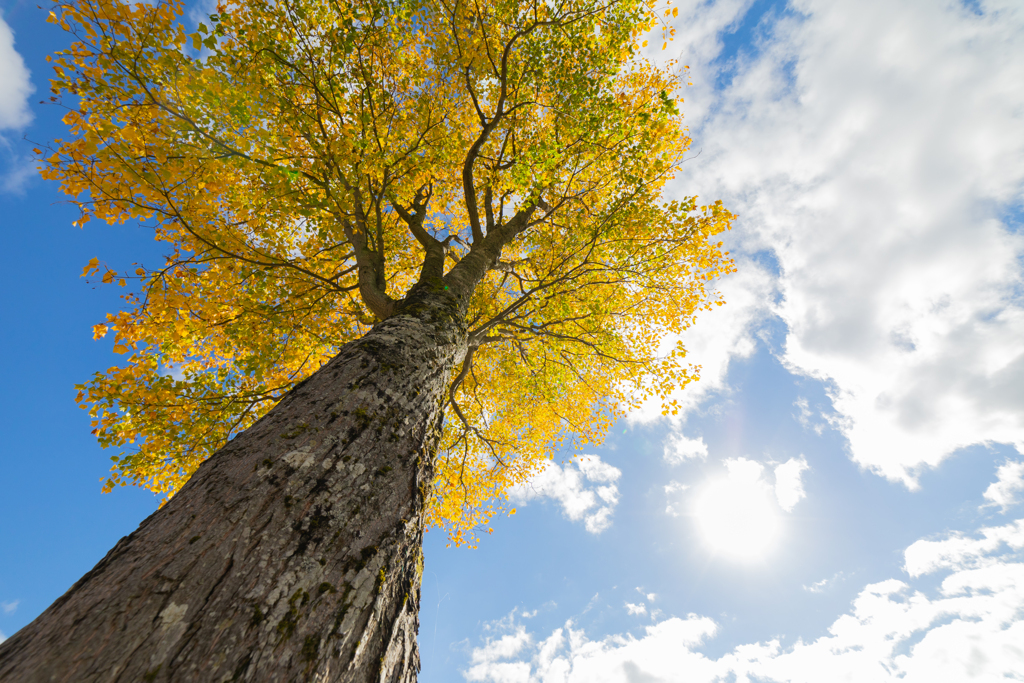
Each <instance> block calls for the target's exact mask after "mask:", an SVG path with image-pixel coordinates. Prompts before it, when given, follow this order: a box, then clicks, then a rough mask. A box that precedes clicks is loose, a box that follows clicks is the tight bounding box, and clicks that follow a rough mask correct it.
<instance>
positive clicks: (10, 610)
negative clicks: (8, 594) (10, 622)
mask: <svg viewBox="0 0 1024 683" xmlns="http://www.w3.org/2000/svg"><path fill="white" fill-rule="evenodd" d="M20 603H21V600H11V601H10V602H5V603H3V604H0V607H2V608H3V610H4V614H14V612H15V610H17V609H18V605H19V604H20Z"/></svg>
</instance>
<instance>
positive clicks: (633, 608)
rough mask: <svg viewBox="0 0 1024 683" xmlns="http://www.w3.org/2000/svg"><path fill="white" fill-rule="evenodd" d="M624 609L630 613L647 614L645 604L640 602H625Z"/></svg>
mask: <svg viewBox="0 0 1024 683" xmlns="http://www.w3.org/2000/svg"><path fill="white" fill-rule="evenodd" d="M626 611H627V612H629V613H630V614H647V605H645V604H644V603H642V602H641V603H640V604H638V605H634V604H633V603H631V602H627V603H626Z"/></svg>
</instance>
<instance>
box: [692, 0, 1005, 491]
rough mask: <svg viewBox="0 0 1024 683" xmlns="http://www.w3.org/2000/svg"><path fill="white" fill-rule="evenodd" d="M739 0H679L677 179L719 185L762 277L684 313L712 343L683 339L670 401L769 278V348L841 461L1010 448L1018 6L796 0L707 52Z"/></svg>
mask: <svg viewBox="0 0 1024 683" xmlns="http://www.w3.org/2000/svg"><path fill="white" fill-rule="evenodd" d="M748 6H749V5H748V4H747V3H731V2H727V3H716V4H715V5H714V6H711V7H707V6H705V5H703V4H698V3H694V4H691V5H684V8H683V11H681V14H682V16H683V19H682V20H681V22H680V23H681V25H683V26H686V27H687V28H686V29H685V30H684V31H683V35H682V36H681V37H680V38H679V39H677V40H679V41H680V42H682V43H683V44H684V45H687V43H686V42H685V41H687V40H690V41H692V46H690V47H687V48H686V49H687V52H686V54H685V56H684V60H687V61H689V63H690V65H691V66H692V73H693V79H694V81H695V82H696V83H697V86H695V87H694V88H693V89H691V90H690V91H688V92H687V93H686V95H687V103H686V104H685V105H684V110H685V111H686V113H687V116H688V119H689V120H690V122H691V123H690V125H691V128H692V129H693V130H694V138H695V140H696V142H695V146H697V147H700V148H702V150H703V151H702V154H701V156H700V157H699V158H697V159H696V160H694V161H693V162H692V163H689V162H688V163H687V164H684V168H683V173H682V174H681V177H680V179H679V181H678V185H677V186H676V187H678V192H679V193H684V192H685V193H692V192H694V191H698V192H700V194H702V195H703V196H705V197H709V198H711V197H716V198H717V197H721V198H722V199H724V200H725V202H726V204H727V205H728V206H729V207H730V208H731V209H733V210H734V211H735V212H736V213H738V214H739V215H740V219H739V221H738V223H737V227H736V231H735V232H736V233H737V234H736V235H735V238H736V239H737V240H738V241H739V242H740V244H741V246H742V250H743V251H745V252H747V253H755V252H758V251H767V252H770V253H771V254H772V255H773V256H774V258H775V260H776V263H777V266H778V272H777V274H770V276H771V281H770V282H769V283H768V284H767V286H766V285H765V284H764V283H761V282H759V281H758V280H759V278H761V277H764V276H765V274H766V273H768V271H766V270H765V269H763V268H759V269H757V271H756V274H750V273H748V274H746V275H745V274H744V271H743V266H744V265H746V264H745V263H744V264H741V272H740V273H739V274H738V277H737V279H735V280H732V281H730V282H723V287H734V288H736V289H737V290H744V291H745V292H746V294H744V293H741V292H739V291H735V292H733V293H732V294H730V296H729V297H727V298H729V299H730V305H729V306H725V307H724V308H723V311H729V309H730V307H731V306H733V300H735V301H737V302H739V303H740V307H739V308H743V307H746V308H744V309H743V310H742V311H740V310H735V312H734V314H733V315H734V318H733V319H731V320H728V321H726V320H724V319H723V320H721V321H720V322H721V325H720V328H719V329H715V323H714V322H713V320H714V316H713V315H708V316H706V320H701V321H700V322H699V323H698V326H697V329H695V330H694V331H695V332H696V333H697V334H698V335H699V334H702V333H703V334H706V335H708V337H713V338H715V339H716V340H717V341H714V340H709V341H704V340H701V339H698V340H697V343H695V344H694V348H695V350H697V351H699V352H707V353H709V354H710V355H709V356H708V358H709V359H710V360H709V361H708V362H707V365H706V366H705V375H706V377H707V379H709V382H708V384H707V385H705V388H703V389H702V388H701V387H700V384H703V382H701V383H698V387H697V391H696V392H693V398H694V400H693V401H691V403H690V404H689V406H690V407H691V409H692V408H693V407H696V406H697V405H698V404H699V402H700V400H701V399H702V398H703V397H705V396H706V395H707V393H708V390H709V389H715V388H720V387H721V385H722V381H723V380H722V379H721V378H722V377H723V376H724V373H723V372H722V371H721V369H722V368H725V367H727V365H728V360H729V359H730V358H731V357H734V356H742V355H744V354H749V350H748V349H747V348H746V347H745V346H744V343H743V341H744V340H747V341H749V340H750V334H749V325H751V324H753V322H754V320H755V318H756V316H752V315H750V311H754V310H757V306H758V305H759V304H758V302H765V301H766V299H770V298H771V297H770V293H771V291H772V290H773V289H776V288H777V290H778V291H779V292H780V293H781V298H780V299H779V301H778V302H777V303H771V302H770V301H769V303H770V305H771V307H772V313H774V315H776V316H778V318H779V319H781V320H782V322H784V323H785V325H786V328H787V336H786V343H785V349H784V351H782V353H781V359H782V361H783V362H784V363H785V364H786V365H787V367H788V368H789V369H790V370H791V371H792V372H794V373H797V374H802V375H806V376H809V377H813V378H818V379H820V380H822V381H824V382H825V383H826V386H828V387H829V388H830V394H831V398H832V401H833V408H834V409H835V411H836V415H835V416H833V417H832V418H831V423H832V425H833V426H834V427H835V428H837V429H839V430H840V431H841V432H842V433H843V434H844V435H845V436H846V437H847V439H848V440H849V447H850V454H851V456H852V457H853V459H854V460H855V461H856V462H858V463H859V464H861V465H863V466H864V467H867V468H869V469H871V470H872V471H875V472H877V473H879V474H881V475H883V476H885V477H887V478H889V479H892V480H898V481H903V482H904V483H906V484H907V485H908V486H910V487H914V486H916V485H917V476H918V474H919V473H920V472H921V470H922V469H923V468H926V467H932V466H935V465H937V464H938V463H939V462H941V461H942V460H943V459H944V458H945V457H946V456H948V455H949V454H950V453H952V452H953V451H955V450H957V449H958V448H961V447H964V446H968V445H971V444H976V443H985V442H1002V443H1011V444H1016V445H1017V447H1018V449H1019V450H1021V451H1022V452H1024V349H1022V347H1021V344H1020V340H1021V339H1022V338H1024V305H1022V296H1021V292H1022V285H1024V272H1022V268H1021V265H1022V263H1024V234H1022V233H1021V224H1022V219H1021V215H1022V206H1024V88H1021V87H1020V83H1024V6H1021V5H1020V3H1018V2H1010V1H996V2H980V3H974V4H972V5H971V8H968V7H967V6H966V4H961V3H935V2H930V1H929V0H919V1H917V2H914V1H908V2H901V3H891V2H884V1H883V0H865V2H859V3H852V4H851V3H835V2H829V1H826V0H801V1H798V2H793V3H790V5H789V8H788V10H787V11H785V12H780V13H776V14H771V15H766V16H765V17H764V18H763V19H762V21H761V26H760V29H759V35H760V39H759V40H758V41H757V45H758V51H757V52H756V53H753V54H751V53H743V52H741V53H739V54H736V55H732V56H730V57H729V58H728V59H726V58H723V57H722V56H721V55H720V51H721V42H720V38H719V37H717V35H716V32H717V31H720V30H722V29H723V28H725V27H729V26H730V25H734V24H735V22H736V21H737V18H738V17H740V16H742V15H743V13H744V12H745V11H746V10H747V7H748ZM975 10H977V11H975ZM715 83H719V84H720V85H721V84H724V85H722V87H721V88H720V89H717V90H716V89H714V88H713V84H715ZM743 278H746V279H745V280H744V279H743ZM747 296H749V297H753V299H755V301H753V302H752V303H744V301H745V297H747ZM701 325H706V327H705V329H704V331H703V332H701V330H700V329H699V328H700V327H701ZM731 325H747V326H748V327H747V328H744V330H740V331H738V330H737V329H736V328H734V327H732V326H731ZM705 350H708V351H705ZM699 355H700V353H696V354H695V357H697V356H699ZM689 391H690V390H687V392H683V393H684V394H686V393H688V392H689ZM702 392H703V393H702Z"/></svg>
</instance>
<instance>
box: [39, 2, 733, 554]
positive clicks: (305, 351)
mask: <svg viewBox="0 0 1024 683" xmlns="http://www.w3.org/2000/svg"><path fill="white" fill-rule="evenodd" d="M670 12H671V10H670V9H666V8H665V7H663V6H662V7H659V8H658V9H656V8H655V7H654V6H653V5H651V4H648V3H647V2H645V1H638V0H621V1H617V0H610V1H607V2H605V1H602V0H526V1H524V0H478V1H475V2H466V1H464V0H392V1H388V0H328V1H325V0H242V1H239V2H233V1H232V2H228V1H222V2H221V4H219V5H218V6H217V8H216V12H215V13H213V14H210V15H208V17H206V18H203V20H202V22H201V23H199V25H198V29H197V30H196V31H195V32H193V33H187V32H186V28H185V27H184V25H183V19H184V16H185V7H184V6H183V4H182V3H181V2H180V1H178V0H158V1H157V2H155V3H151V4H150V3H142V2H140V3H138V4H134V5H132V4H128V3H125V2H121V0H74V1H63V2H60V3H58V5H57V6H56V7H55V9H54V12H53V13H52V14H51V20H52V21H54V22H57V23H59V24H60V25H61V26H63V27H64V28H66V29H67V30H69V31H71V32H73V33H74V35H75V36H76V42H74V44H73V45H72V46H71V47H70V48H69V49H68V50H65V51H62V52H60V53H58V54H57V55H56V56H55V57H54V60H53V61H54V68H55V71H56V78H55V80H53V82H52V83H53V85H52V89H53V94H54V97H55V98H56V99H57V100H58V101H60V102H62V103H63V104H64V105H65V106H67V108H68V112H67V115H66V116H65V118H64V121H65V123H66V124H67V125H68V126H69V129H70V132H71V135H70V137H69V139H66V140H58V141H56V142H55V143H54V145H53V147H52V148H51V149H49V150H48V151H46V152H40V154H41V155H42V158H43V159H44V171H43V173H44V175H45V176H46V177H48V178H52V179H56V180H59V181H60V182H61V185H62V189H63V191H64V192H65V193H67V194H68V195H70V196H71V197H72V201H73V202H74V203H75V204H77V206H78V207H79V209H80V210H81V218H80V220H79V221H78V224H79V225H84V224H86V223H87V222H88V221H89V220H90V219H91V218H94V217H95V218H97V219H101V220H103V221H107V222H110V223H119V222H125V221H137V222H139V223H140V224H141V225H143V226H147V227H148V229H151V230H152V232H153V234H154V236H155V237H156V239H157V240H159V241H161V242H163V243H165V245H166V250H167V251H166V253H167V255H166V259H165V260H164V261H163V262H161V263H139V264H133V265H132V267H131V268H127V269H124V268H119V270H115V269H113V268H111V267H109V266H107V265H101V263H100V260H99V259H98V258H97V259H93V261H91V262H90V263H89V264H88V265H87V266H86V268H85V270H84V273H83V274H85V275H94V276H96V277H99V278H101V279H102V281H103V282H106V283H112V284H115V285H118V284H119V285H121V286H123V287H125V288H126V290H125V291H126V292H127V293H126V294H125V295H124V300H125V302H126V304H125V306H124V310H123V311H121V312H118V313H116V314H110V315H108V317H107V320H106V322H104V323H102V324H99V325H97V326H96V327H95V330H94V333H95V336H96V337H97V338H100V337H103V336H104V335H112V336H113V339H114V350H115V351H116V352H118V353H120V354H123V356H124V361H123V363H121V364H120V365H118V366H116V367H111V368H109V369H108V370H107V371H106V372H99V373H97V374H96V375H95V376H94V377H93V378H92V380H91V381H89V382H88V383H86V384H83V385H81V386H80V387H79V389H80V391H79V394H78V400H79V401H80V402H81V404H82V406H83V407H84V408H87V409H88V410H89V412H90V415H91V416H92V418H93V421H94V422H93V426H94V428H95V431H94V433H95V434H96V436H97V437H98V439H99V442H100V443H101V444H102V445H103V446H105V447H106V446H110V447H115V448H118V449H120V450H121V452H120V454H119V455H117V456H114V457H113V458H112V459H113V468H112V472H111V475H110V478H109V479H108V480H107V481H106V483H105V488H106V489H107V490H109V489H111V488H112V487H114V486H117V485H125V484H135V485H141V486H145V487H148V488H150V489H152V490H154V491H157V492H162V493H164V494H167V495H172V494H173V493H174V492H175V491H176V490H177V489H178V488H179V487H181V486H182V484H183V483H184V482H185V481H186V480H187V479H188V477H189V476H190V474H191V473H192V472H194V471H195V469H196V468H197V467H198V466H199V464H200V463H201V462H202V461H203V460H204V459H206V458H207V457H208V456H209V455H211V454H212V453H213V452H214V451H215V450H217V449H218V448H219V447H221V446H223V445H224V444H225V443H226V442H227V441H228V440H229V439H231V438H232V436H233V435H235V434H237V433H239V432H240V431H241V430H244V429H245V428H246V427H248V426H250V425H251V424H253V423H254V422H255V421H256V420H257V419H258V418H259V417H260V416H262V415H264V414H265V413H266V412H267V411H268V410H269V409H270V408H271V407H272V406H273V405H274V404H275V403H276V402H277V401H279V400H280V398H281V397H282V396H283V395H284V394H285V393H286V392H287V391H288V390H289V389H290V388H291V387H293V386H294V385H296V384H297V383H299V382H301V381H302V380H303V379H304V378H306V377H308V376H309V375H310V374H311V373H312V372H314V371H315V370H316V369H317V368H319V367H320V366H321V365H322V364H323V363H325V362H326V361H327V360H328V359H329V358H331V357H332V356H333V355H334V354H335V353H336V352H337V351H338V349H339V347H340V346H341V345H343V344H345V343H346V342H348V341H351V340H353V339H355V338H358V337H360V336H361V335H363V334H364V333H366V332H367V331H368V330H369V329H370V327H371V326H372V325H373V324H374V323H375V322H376V321H380V320H383V319H386V318H387V317H389V316H390V315H392V314H394V313H395V312H396V311H398V310H400V308H401V305H402V300H403V297H404V296H405V295H406V293H407V292H408V291H409V290H410V288H411V287H412V286H413V285H415V284H416V283H418V282H421V283H422V282H432V283H435V284H436V285H437V286H444V281H443V280H442V279H441V278H442V276H443V275H444V274H445V273H448V272H450V270H451V268H452V267H454V266H455V264H457V263H458V262H459V261H460V260H462V259H465V258H467V257H470V256H472V255H473V254H474V253H480V249H482V248H483V246H484V245H486V244H491V245H492V246H493V245H494V244H497V245H498V248H499V249H500V258H497V259H493V261H492V263H491V264H490V269H489V270H488V271H487V275H486V277H485V278H484V280H483V281H482V282H480V283H479V285H477V286H476V289H475V292H474V294H473V297H472V300H471V304H470V308H469V312H468V315H467V319H466V325H467V327H468V351H467V353H466V356H465V361H464V362H463V364H462V365H461V367H459V368H457V370H456V372H455V373H454V375H453V377H452V378H451V387H450V391H449V395H448V400H447V404H446V406H445V418H444V423H443V427H442V429H443V439H442V448H441V453H440V456H439V461H438V464H437V467H438V469H437V471H438V476H437V479H436V482H435V489H434V492H433V493H434V495H433V502H432V505H431V508H430V513H429V519H430V520H431V522H432V523H433V524H435V525H440V526H444V527H445V528H446V529H447V530H448V532H449V533H450V534H451V536H452V538H453V539H454V540H455V541H456V542H459V543H461V542H465V541H472V539H473V537H474V536H473V534H474V531H473V530H474V529H479V528H483V527H485V526H486V523H487V521H488V520H489V519H490V517H491V516H492V515H493V514H494V513H495V512H496V510H497V509H499V508H500V507H501V506H502V505H503V500H504V497H503V494H504V492H505V491H507V489H508V488H509V487H510V486H512V485H514V484H516V483H519V482H523V481H524V480H525V479H526V478H528V477H529V476H530V475H531V474H533V473H535V472H536V471H538V469H539V468H540V467H541V466H543V463H544V461H545V460H546V459H547V458H549V457H551V456H552V454H553V453H555V452H556V450H558V449H562V448H572V447H579V446H580V445H582V444H585V443H588V442H595V441H599V440H600V439H601V438H602V435H603V434H604V432H605V430H606V429H607V426H608V425H609V424H610V422H611V421H612V420H614V419H616V418H617V417H619V416H621V415H622V414H623V413H624V411H626V410H628V409H629V408H630V407H631V406H635V405H637V404H639V403H640V402H643V401H646V400H648V399H652V398H658V397H660V398H661V399H665V400H666V402H665V403H664V409H665V410H666V411H672V410H673V409H674V406H673V405H672V403H671V402H670V401H667V399H666V397H668V395H669V394H670V392H672V391H673V390H674V389H675V388H677V387H679V386H680V385H683V384H686V383H687V382H689V381H692V380H693V379H695V377H696V370H697V368H693V367H690V366H689V365H688V364H687V363H686V361H685V358H684V356H685V351H684V349H683V348H682V346H679V345H676V346H675V347H669V348H665V345H664V344H663V343H662V340H663V339H664V338H665V337H666V335H678V334H679V333H680V332H681V331H682V330H683V329H685V328H686V327H688V326H689V325H690V324H691V323H692V321H693V317H694V314H695V313H696V312H697V311H698V310H700V309H702V308H707V307H710V306H712V305H713V304H715V303H722V301H721V299H720V298H719V297H718V295H717V294H715V293H714V291H713V290H712V288H711V287H709V282H710V281H711V280H713V279H714V278H715V277H717V276H720V275H722V274H724V273H726V272H729V271H730V270H732V268H733V265H732V261H731V260H730V259H729V258H728V254H727V252H724V251H723V249H722V242H721V241H718V240H717V238H716V235H718V234H719V233H721V232H722V231H723V230H725V229H727V228H728V226H729V223H730V221H731V219H732V216H731V214H730V213H729V212H728V211H727V210H726V209H725V208H723V207H722V206H721V204H720V203H717V202H715V203H711V204H710V205H708V206H698V204H697V199H696V198H695V197H691V198H686V199H682V200H673V201H667V200H666V199H665V198H664V197H663V189H664V185H665V183H666V182H667V181H669V180H670V179H671V178H672V177H673V174H674V173H675V172H676V171H677V169H678V168H679V165H680V163H682V160H683V154H684V152H685V151H686V150H687V147H688V145H689V143H690V139H689V137H688V136H687V130H686V128H685V127H684V125H683V122H682V116H681V114H680V113H679V111H678V109H677V96H678V93H679V91H680V89H681V86H682V85H683V84H684V82H685V78H686V70H685V67H681V66H680V65H678V64H675V63H669V64H668V65H667V66H658V65H657V64H655V63H653V62H652V61H650V60H649V59H647V58H645V57H644V55H643V50H642V47H643V46H644V45H646V42H647V41H646V40H645V39H644V38H645V36H652V37H653V36H654V35H656V34H657V33H658V32H659V31H660V32H661V33H662V34H663V38H664V40H666V41H667V40H668V38H669V34H671V32H672V29H671V28H670V26H669V25H668V24H667V23H666V22H668V21H669V17H670V16H671V14H670Z"/></svg>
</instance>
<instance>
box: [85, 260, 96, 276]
mask: <svg viewBox="0 0 1024 683" xmlns="http://www.w3.org/2000/svg"><path fill="white" fill-rule="evenodd" d="M99 267H100V260H99V259H98V258H93V259H89V263H88V264H86V266H85V268H82V277H86V276H87V275H92V274H93V273H95V272H96V271H97V270H99Z"/></svg>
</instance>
